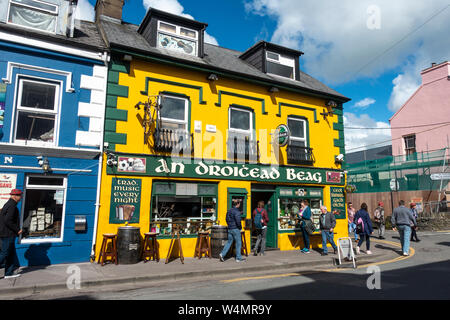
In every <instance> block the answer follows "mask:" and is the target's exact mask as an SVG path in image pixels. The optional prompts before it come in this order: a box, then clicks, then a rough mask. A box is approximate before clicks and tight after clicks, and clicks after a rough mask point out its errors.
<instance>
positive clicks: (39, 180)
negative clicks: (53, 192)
mask: <svg viewBox="0 0 450 320" xmlns="http://www.w3.org/2000/svg"><path fill="white" fill-rule="evenodd" d="M28 184H29V185H30V184H31V185H35V186H64V179H63V178H47V177H29V178H28Z"/></svg>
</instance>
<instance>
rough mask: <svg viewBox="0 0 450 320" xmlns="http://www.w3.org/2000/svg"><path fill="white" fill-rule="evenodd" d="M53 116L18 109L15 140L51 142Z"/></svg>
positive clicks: (53, 126)
mask: <svg viewBox="0 0 450 320" xmlns="http://www.w3.org/2000/svg"><path fill="white" fill-rule="evenodd" d="M54 129H55V116H54V115H44V114H39V113H32V112H23V111H19V116H18V120H17V134H16V139H17V140H33V141H45V142H53V141H54V140H53V138H54Z"/></svg>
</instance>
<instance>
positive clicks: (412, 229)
mask: <svg viewBox="0 0 450 320" xmlns="http://www.w3.org/2000/svg"><path fill="white" fill-rule="evenodd" d="M414 238H415V239H416V241H418V240H419V238H418V237H417V232H416V229H415V228H411V240H414Z"/></svg>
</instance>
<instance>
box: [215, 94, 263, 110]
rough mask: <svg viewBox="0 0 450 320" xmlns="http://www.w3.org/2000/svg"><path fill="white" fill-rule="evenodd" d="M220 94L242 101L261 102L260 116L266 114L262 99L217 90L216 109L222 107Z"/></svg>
mask: <svg viewBox="0 0 450 320" xmlns="http://www.w3.org/2000/svg"><path fill="white" fill-rule="evenodd" d="M222 94H226V95H229V96H233V97H237V98H243V99H249V100H253V101H258V102H261V113H262V114H267V111H266V102H265V100H264V99H261V98H256V97H252V96H247V95H244V94H239V93H234V92H229V91H224V90H219V93H218V101H217V102H216V106H217V107H221V106H222Z"/></svg>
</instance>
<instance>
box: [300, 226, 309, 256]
mask: <svg viewBox="0 0 450 320" xmlns="http://www.w3.org/2000/svg"><path fill="white" fill-rule="evenodd" d="M304 224H305V222H304V221H303V222H302V224H301V226H300V229H301V230H302V236H303V242H304V243H305V248H303V249H308V250H309V234H308V231H306V229H305V226H304Z"/></svg>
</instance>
